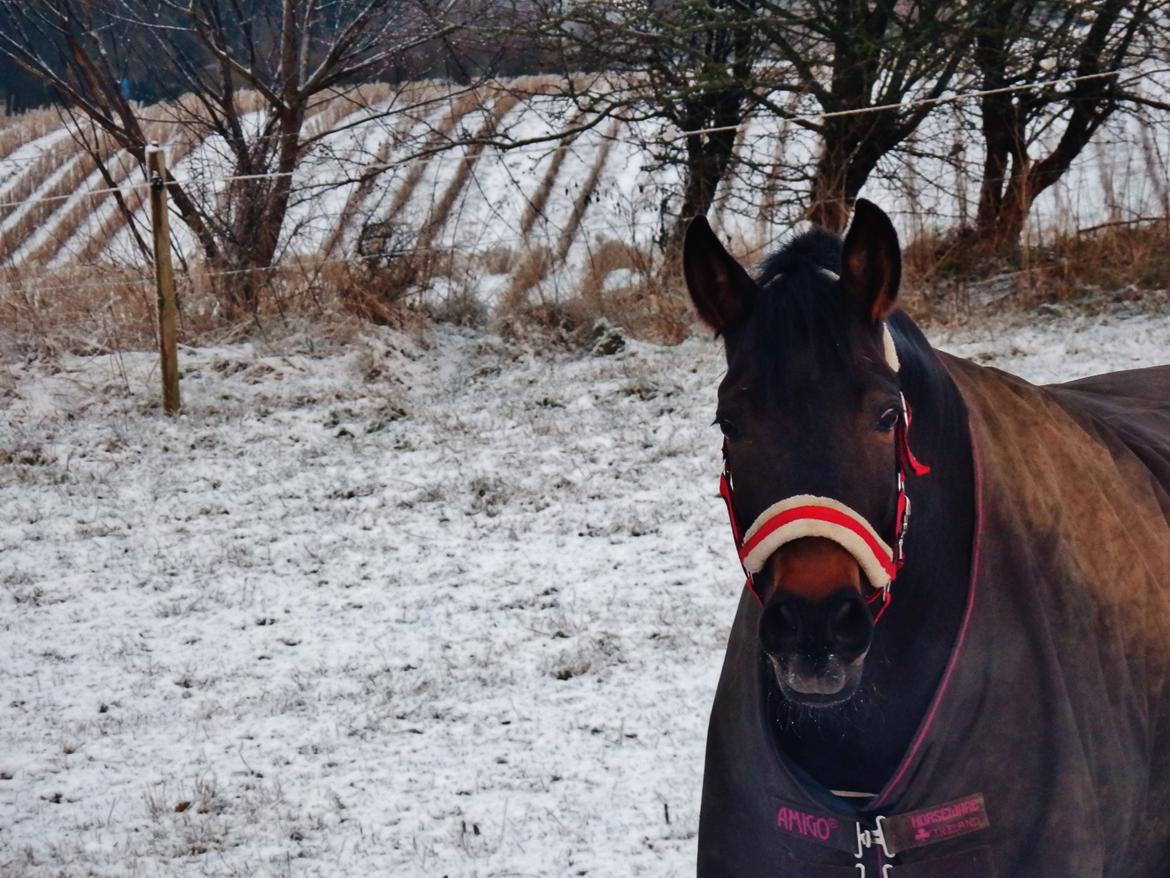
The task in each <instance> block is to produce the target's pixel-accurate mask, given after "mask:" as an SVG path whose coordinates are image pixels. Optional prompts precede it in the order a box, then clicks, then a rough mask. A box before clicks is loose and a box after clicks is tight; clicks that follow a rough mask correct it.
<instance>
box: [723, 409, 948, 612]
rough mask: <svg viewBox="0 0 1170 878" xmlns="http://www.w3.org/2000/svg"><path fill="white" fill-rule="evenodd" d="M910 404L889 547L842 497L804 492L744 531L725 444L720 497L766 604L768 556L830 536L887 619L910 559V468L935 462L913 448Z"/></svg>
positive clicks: (901, 432) (897, 435) (900, 430)
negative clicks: (763, 580)
mask: <svg viewBox="0 0 1170 878" xmlns="http://www.w3.org/2000/svg"><path fill="white" fill-rule="evenodd" d="M910 420H911V415H910V406H909V405H908V404H907V402H906V398H905V397H902V413H901V415H900V416H899V417H898V422H897V424H896V425H895V427H894V443H895V445H896V446H897V459H898V463H897V478H898V505H897V511H896V514H895V525H894V542H893V546H892V547H891V546H888V545H886V543H885V542H884V541H883V540H882V538H881V537H880V536H878V533H877V531H876V530H875V529H874V528H873V526H872V525H871V524H870V523H869V522H868V521H867V520H866V519H865V517H864V516H862V515H861V514H860V513H858V512H856V511H854V510H853V509H851V508H849V507H848V506H846V505H845V504H844V503H842V502H840V501H839V500H834V499H832V498H829V497H815V496H812V495H809V494H801V495H798V496H795V497H788V498H785V499H784V500H781V501H779V502H777V503H773V504H772V505H771V506H769V507H768V508H767V509H765V510H764V511H763V512H761V513H760V515H759V516H757V517H756V520H755V521H754V522H753V523H752V525H751V527H749V528H748V529H747V531H746V532H743V531H741V530H740V527H739V522H738V521H736V518H735V507H734V506H733V505H732V502H731V472H730V470H729V469H728V466H727V445H726V443H724V447H723V474H722V475H721V476H720V477H719V496H721V497H722V498H723V501H724V503H726V504H727V517H728V518H729V519H730V521H731V535H732V537H733V538H734V539H735V547H736V550H737V551H738V553H739V561H740V566H741V567H743V572H744V575H745V576H746V577H747V582H746V583H745V585H746V586H747V587H748V588H749V589H750V590H751V593H752V594H753V595H755V596H756V600H757V601H759V602H760V605H761V606H763V603H764V601H763V598H762V597H761V596H760V593H759V592H758V591H757V590H756V585H755V579H754V577H755V574H757V573H759V572H760V570H761V569H762V568H763V566H764V564H765V563H766V562H767V560H768V558H769V557H770V556H771V555H772V553H773V552H775V551H776V550H777V549H779V548H780V547H781V546H782V545H784V544H785V543H789V542H792V541H793V540H798V539H801V538H802V537H810V536H817V537H824V538H826V539H831V540H833V541H835V542H837V543H839V544H840V545H841V546H842V548H844V549H845V550H846V551H848V552H849V554H851V555H852V556H853V557H854V558H856V559H857V563H858V564H859V565H860V566H861V569H862V571H863V572H864V573H865V574H866V578H867V579H868V580H869V582H870V584H871V585H872V586H873V587H874V588H875V589H876V591H875V592H874V594H873V596H872V597H870V598H869V600H868V601H867V603H870V604H872V603H873V602H874V601H876V600H878V599H879V598H880V599H881V602H882V605H881V607H880V608H879V609H878V612H877V615H876V616H875V617H874V621H875V622H876V621H877V620H878V619H881V617H882V614H883V613H885V611H886V608H887V607H888V606H889V604H890V586H891V585H892V584H893V581H894V579H895V578H896V577H897V575H898V571H900V570H901V569H902V565H903V564H904V563H905V560H906V559H905V541H906V531H907V529H908V528H909V526H910V498H909V497H908V496H907V495H906V470H907V469H909V470H910V471H911V472H913V473H914V475H916V476H924V475H926V474H927V473H929V472H930V467H928V466H925V465H924V464H922V463H920V462H919V461H918V459H917V458H916V457H915V456H914V452H912V451H911V450H910V440H909V433H910Z"/></svg>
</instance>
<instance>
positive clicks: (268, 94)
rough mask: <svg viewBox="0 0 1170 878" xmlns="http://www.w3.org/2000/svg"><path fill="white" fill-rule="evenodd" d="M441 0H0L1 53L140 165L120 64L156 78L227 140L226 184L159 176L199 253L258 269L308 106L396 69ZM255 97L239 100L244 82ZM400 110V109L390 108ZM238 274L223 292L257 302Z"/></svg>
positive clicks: (438, 24) (273, 234)
mask: <svg viewBox="0 0 1170 878" xmlns="http://www.w3.org/2000/svg"><path fill="white" fill-rule="evenodd" d="M447 5H448V4H443V3H441V2H439V0H434V2H433V3H432V2H431V0H412V2H408V3H402V2H393V0H361V2H352V3H350V2H336V0H188V2H181V0H156V2H151V0H0V14H3V16H4V18H5V19H6V24H7V25H8V26H7V27H6V28H4V29H3V30H0V53H3V54H5V55H7V56H8V57H9V58H11V59H12V60H13V61H15V62H16V63H17V64H18V65H19V66H20V67H21V68H22V69H24V70H25V71H27V72H28V73H30V74H32V75H33V76H36V77H37V78H39V79H41V80H42V81H43V82H45V83H46V84H47V85H49V86H50V87H51V88H52V89H53V90H54V91H55V92H56V93H57V94H58V95H59V96H60V97H61V98H62V99H63V100H64V101H65V102H66V104H67V105H68V106H69V107H70V108H71V110H72V111H73V112H75V113H77V114H80V115H82V116H84V117H87V118H88V119H89V120H91V121H92V122H93V123H94V124H95V125H96V126H97V127H99V128H100V129H102V130H104V131H106V132H108V134H109V135H110V136H111V137H112V138H113V139H114V141H115V142H116V143H117V144H118V145H119V146H120V147H121V148H123V149H125V150H127V151H129V152H130V153H131V154H132V155H133V156H134V157H135V159H137V160H138V161H139V163H143V162H144V161H145V148H146V146H147V136H146V134H145V131H144V129H145V127H146V124H145V122H144V119H143V117H142V115H141V113H140V111H139V108H138V106H137V105H136V102H134V101H133V100H132V99H131V93H130V92H129V90H128V89H127V87H126V86H127V73H126V71H127V70H129V69H137V70H139V71H141V72H144V73H145V74H146V75H149V76H151V77H153V78H156V79H159V80H161V81H162V82H163V83H164V84H165V86H166V87H167V89H168V90H169V91H170V93H172V94H177V93H182V94H183V97H181V98H179V99H178V100H177V101H176V102H175V103H174V107H175V108H176V109H175V113H174V116H173V119H172V121H173V122H174V123H175V124H176V125H177V126H178V127H179V128H180V129H186V131H187V133H188V135H190V134H191V133H192V132H196V133H197V135H198V137H199V138H200V139H205V138H207V137H208V136H211V135H218V136H219V138H222V143H223V144H224V145H225V147H226V151H227V154H228V156H229V158H230V165H229V167H228V168H227V169H226V170H228V171H229V173H228V175H227V176H229V177H231V178H233V179H232V180H231V181H230V183H229V189H228V191H227V192H226V197H225V194H224V193H220V192H219V191H218V190H217V189H216V188H215V187H207V188H206V189H205V191H204V192H202V193H193V192H192V191H190V187H188V186H185V185H184V184H182V183H180V182H179V181H177V180H176V179H174V178H173V177H169V179H168V180H167V184H168V189H169V192H170V195H171V199H172V201H173V203H174V205H175V208H176V209H177V211H178V212H179V214H180V216H181V217H182V219H183V221H184V222H185V223H186V225H187V226H188V228H189V229H190V230H191V232H192V233H193V234H194V236H195V238H196V239H197V240H198V241H199V244H200V246H201V247H202V250H203V253H204V256H205V257H206V258H207V259H208V260H209V261H210V262H212V263H214V264H215V265H217V266H218V267H221V268H226V269H251V268H262V267H265V266H268V265H269V264H271V262H272V260H273V258H274V256H275V255H276V253H277V246H278V241H279V237H280V233H281V227H282V224H283V222H284V217H285V214H286V212H287V209H288V205H289V197H290V193H291V191H292V185H293V180H292V178H293V172H294V171H295V170H296V168H297V165H298V163H299V162H300V161H301V159H302V157H303V156H304V155H305V153H306V151H307V150H308V149H309V148H310V147H311V146H312V144H313V143H314V142H316V141H317V140H319V139H321V138H322V137H324V136H326V135H328V134H329V133H330V130H331V129H330V128H329V127H328V126H326V127H325V128H324V129H323V130H314V131H313V132H312V133H309V132H308V131H307V129H306V121H307V119H308V118H309V117H310V116H311V114H312V112H313V111H314V108H315V107H318V106H319V105H321V104H322V102H324V101H326V100H327V99H328V98H329V97H330V96H333V95H337V94H338V93H340V92H341V91H342V90H343V89H344V88H345V87H346V86H347V85H349V84H352V83H354V82H358V81H362V80H365V79H368V78H370V77H373V76H375V75H378V74H380V73H383V72H384V71H387V70H388V69H390V68H392V67H397V68H398V70H399V72H401V68H402V66H403V64H404V61H408V60H410V59H411V53H416V55H417V53H418V51H419V50H420V47H425V46H428V45H436V44H438V43H439V42H440V41H441V38H443V37H445V36H446V35H448V34H450V33H452V32H453V31H454V30H456V29H457V27H458V24H457V23H456V22H454V21H451V20H447V19H446V18H444V17H443V14H442V13H443V12H444V9H445V8H446V6H447ZM245 91H246V92H249V93H250V99H249V100H248V101H244V100H242V99H241V94H242V93H243V92H245ZM400 109H402V108H401V107H400V106H399V107H395V108H394V109H393V110H392V112H393V111H396V110H400ZM249 277H250V276H249V275H247V274H245V275H244V276H243V278H242V279H241V281H240V282H238V283H233V284H231V285H230V286H229V287H228V288H227V289H228V290H229V293H230V299H231V303H232V304H234V305H236V306H239V307H244V308H253V307H255V305H256V301H257V294H258V288H257V284H256V282H255V281H253V280H250V279H249Z"/></svg>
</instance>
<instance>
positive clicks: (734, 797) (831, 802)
mask: <svg viewBox="0 0 1170 878" xmlns="http://www.w3.org/2000/svg"><path fill="white" fill-rule="evenodd" d="M939 357H940V360H941V361H942V363H943V365H944V367H945V368H946V370H947V372H948V373H949V374H950V376H951V378H952V379H953V380H954V382H955V384H956V385H957V387H958V390H959V392H960V394H961V395H962V397H963V400H964V402H965V404H966V407H967V409H968V414H969V420H970V430H971V442H972V448H973V454H974V459H975V478H976V491H975V494H976V498H977V500H976V505H977V508H976V516H975V521H976V524H975V526H974V533H973V537H972V538H973V540H974V544H973V561H972V571H971V580H970V586H969V593H968V598H967V608H966V612H965V616H964V620H963V622H962V625H961V628H960V632H959V635H958V637H957V639H956V642H955V644H954V647H953V650H952V654H951V657H950V661H949V664H948V666H947V669H946V671H945V672H944V675H943V678H942V682H941V684H940V686H939V688H938V691H937V693H936V695H935V696H934V701H933V703H932V706H931V707H930V709H929V711H928V713H927V715H926V717H925V718H924V720H923V723H922V725H921V727H920V729H919V730H918V733H917V735H916V736H915V738H914V741H913V743H912V745H911V747H910V750H909V751H908V752H907V754H906V756H905V758H904V760H903V762H902V764H901V766H900V767H899V769H898V770H897V772H896V773H895V775H894V776H893V777H892V778H891V780H890V782H889V783H888V784H887V786H886V788H885V789H884V790H881V791H880V792H879V793H877V794H876V795H875V796H873V797H872V798H869V799H862V800H859V802H858V804H857V806H856V807H850V806H849V805H847V804H846V802H847V801H848V800H844V799H841V798H839V797H837V796H833V795H830V794H828V793H827V791H824V790H823V789H822V788H820V787H819V785H816V784H813V783H810V782H808V781H807V779H806V778H802V777H801V772H800V770H799V768H798V767H797V766H796V765H795V764H793V763H791V762H790V761H787V760H786V759H785V758H784V755H783V754H782V753H780V752H779V751H778V749H777V745H776V743H775V738H774V736H772V735H770V734H768V733H767V729H766V726H767V722H768V720H767V719H766V717H765V714H766V712H767V711H766V705H764V704H763V703H762V701H763V697H762V696H761V693H762V692H763V691H764V688H765V687H764V685H763V675H764V674H766V673H768V670H767V668H766V667H765V666H764V664H763V663H762V662H745V661H744V657H745V654H747V655H750V654H751V651H752V649H753V644H752V643H751V642H750V641H751V639H752V638H753V637H754V636H755V632H756V630H757V627H758V615H759V612H760V611H759V606H758V604H757V602H756V600H755V598H754V597H752V596H751V595H750V594H748V593H746V591H745V594H744V596H743V598H742V600H741V602H740V605H739V610H738V613H739V614H740V617H739V618H737V621H736V625H735V627H734V628H733V632H735V633H733V635H732V640H731V642H730V643H729V646H728V655H727V659H726V664H725V666H724V667H725V672H724V674H723V678H722V679H721V680H720V684H719V690H718V693H717V695H716V708H715V710H714V711H713V712H712V721H711V727H710V731H709V737H708V747H709V759H710V758H711V756H712V754H721V755H719V756H717V757H716V758H717V760H718V762H719V764H716V765H712V764H711V762H710V761H709V763H708V771H707V775H706V778H705V788H704V799H705V804H704V807H705V808H706V805H707V802H706V800H707V797H708V796H710V797H712V799H711V801H714V802H717V803H719V807H718V808H717V809H714V810H717V811H718V812H719V813H718V814H717V815H716V816H713V817H712V818H711V819H710V820H709V822H708V823H707V825H704V826H702V827H701V828H700V832H701V833H702V834H703V837H704V844H703V848H704V849H707V850H710V851H715V852H718V856H719V859H720V860H721V861H722V862H723V863H725V864H726V863H736V864H737V867H736V868H734V869H732V870H731V871H728V870H727V869H726V867H725V868H723V869H722V870H721V871H720V872H718V873H715V872H711V871H709V870H705V869H704V864H703V863H702V862H700V864H699V874H700V875H701V876H714V875H715V874H719V875H724V874H727V875H736V876H749V875H750V876H780V875H785V876H801V878H814V876H842V878H843V876H853V878H857V876H858V875H859V874H861V875H862V876H865V875H870V876H876V875H882V876H886V875H889V876H891V878H912V876H935V878H962V876H1005V878H1026V876H1027V878H1040V876H1061V878H1072V876H1118V878H1139V876H1143V878H1145V876H1148V878H1153V876H1170V678H1168V673H1170V367H1160V368H1155V369H1144V370H1138V371H1132V372H1121V373H1115V374H1110V375H1103V376H1098V377H1094V378H1088V379H1084V380H1081V381H1074V382H1071V383H1068V384H1061V385H1053V386H1047V387H1038V386H1033V385H1031V384H1029V383H1027V382H1025V381H1023V380H1022V379H1019V378H1015V377H1013V376H1010V375H1007V374H1004V373H1002V372H999V371H997V370H993V369H986V368H982V367H979V366H976V365H974V364H971V363H969V362H966V361H963V360H959V359H955V358H951V357H947V356H945V355H942V354H940V355H939ZM910 539H911V540H912V539H913V534H911V537H910ZM907 552H908V555H909V556H910V557H911V558H912V556H913V545H912V543H911V545H910V546H909V548H908V550H907ZM745 614H746V615H747V616H748V617H749V618H746V619H745V618H743V616H744V615H745ZM744 623H746V624H744ZM748 667H754V668H755V670H754V672H753V673H748V674H744V673H736V674H732V673H729V672H728V671H727V669H733V668H740V669H743V668H748ZM906 672H907V673H913V669H912V668H907V669H906Z"/></svg>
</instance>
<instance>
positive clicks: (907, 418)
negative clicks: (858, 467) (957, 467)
mask: <svg viewBox="0 0 1170 878" xmlns="http://www.w3.org/2000/svg"><path fill="white" fill-rule="evenodd" d="M902 413H903V414H902V417H900V418H898V426H897V433H898V435H897V437H896V439H897V442H898V458H899V462H900V463H901V465H902V466H903V467H906V468H908V469H909V470H910V471H911V472H912V473H914V475H916V476H925V475H927V474H928V473H929V472H930V467H928V466H927V465H926V464H924V463H922V462H920V461H919V460H918V458H917V457H915V456H914V452H913V451H911V450H910V422H911V421H912V420H913V416H912V415H911V413H910V403H908V402H906V397H905V396H903V397H902ZM901 520H902V518H901V515H899V517H898V521H901Z"/></svg>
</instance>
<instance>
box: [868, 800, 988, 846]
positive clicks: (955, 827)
mask: <svg viewBox="0 0 1170 878" xmlns="http://www.w3.org/2000/svg"><path fill="white" fill-rule="evenodd" d="M990 825H991V821H990V820H989V819H988V817H987V805H986V803H985V802H984V801H983V796H982V794H980V793H976V794H975V795H973V796H966V797H965V798H962V799H955V800H954V801H953V802H946V803H944V804H942V805H936V806H934V807H932V808H923V809H922V810H920V811H911V812H909V813H907V814H898V815H897V816H894V817H890V818H888V819H887V820H886V826H885V834H886V843H887V844H888V845H889V848H890V850H891V851H894V852H897V851H905V850H910V849H911V848H919V847H923V846H924V845H928V844H934V843H935V842H940V841H946V840H947V839H951V838H956V837H958V836H960V835H966V834H967V833H969V832H978V831H979V830H980V829H987V827H989V826H990Z"/></svg>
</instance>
